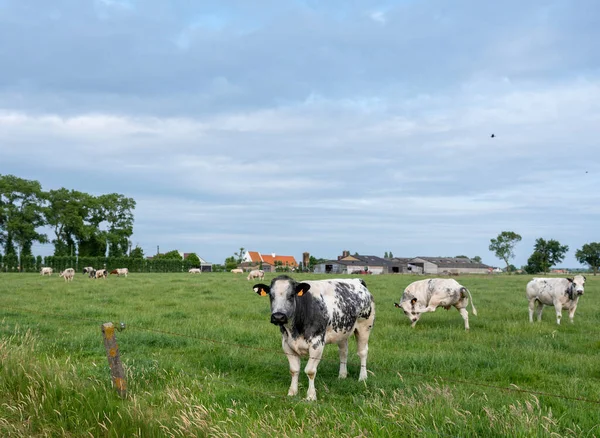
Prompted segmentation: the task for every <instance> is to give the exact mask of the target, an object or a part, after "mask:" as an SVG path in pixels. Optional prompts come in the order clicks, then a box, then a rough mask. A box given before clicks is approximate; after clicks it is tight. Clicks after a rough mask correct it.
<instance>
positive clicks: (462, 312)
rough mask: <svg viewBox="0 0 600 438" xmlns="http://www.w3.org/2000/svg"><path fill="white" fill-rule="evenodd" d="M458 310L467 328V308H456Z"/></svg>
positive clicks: (467, 328)
mask: <svg viewBox="0 0 600 438" xmlns="http://www.w3.org/2000/svg"><path fill="white" fill-rule="evenodd" d="M458 311H459V312H460V316H462V319H463V320H464V321H465V330H469V312H467V309H465V308H464V307H463V308H461V309H458Z"/></svg>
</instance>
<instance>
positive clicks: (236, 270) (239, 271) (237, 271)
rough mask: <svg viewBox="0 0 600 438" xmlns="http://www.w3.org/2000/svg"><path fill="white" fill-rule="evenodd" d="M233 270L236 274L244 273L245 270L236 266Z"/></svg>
mask: <svg viewBox="0 0 600 438" xmlns="http://www.w3.org/2000/svg"><path fill="white" fill-rule="evenodd" d="M231 272H232V273H234V274H243V273H244V270H243V269H240V268H236V269H232V270H231Z"/></svg>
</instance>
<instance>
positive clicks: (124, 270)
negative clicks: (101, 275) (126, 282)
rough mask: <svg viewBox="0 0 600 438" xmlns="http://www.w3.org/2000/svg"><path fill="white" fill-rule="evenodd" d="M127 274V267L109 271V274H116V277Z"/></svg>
mask: <svg viewBox="0 0 600 438" xmlns="http://www.w3.org/2000/svg"><path fill="white" fill-rule="evenodd" d="M127 274H129V269H127V268H118V269H113V270H112V271H110V275H116V276H117V277H120V276H121V275H124V276H125V277H127Z"/></svg>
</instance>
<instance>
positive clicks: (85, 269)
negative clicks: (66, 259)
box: [82, 266, 94, 275]
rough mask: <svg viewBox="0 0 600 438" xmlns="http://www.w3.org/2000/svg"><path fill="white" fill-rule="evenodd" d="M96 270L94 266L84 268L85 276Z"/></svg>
mask: <svg viewBox="0 0 600 438" xmlns="http://www.w3.org/2000/svg"><path fill="white" fill-rule="evenodd" d="M93 270H94V268H93V267H92V266H86V267H85V268H83V272H82V273H83V275H85V274H89V273H90V272H92V271H93Z"/></svg>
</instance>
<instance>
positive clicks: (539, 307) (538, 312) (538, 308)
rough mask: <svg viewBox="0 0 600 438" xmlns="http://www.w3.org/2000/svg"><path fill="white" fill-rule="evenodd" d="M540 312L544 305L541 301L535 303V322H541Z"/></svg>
mask: <svg viewBox="0 0 600 438" xmlns="http://www.w3.org/2000/svg"><path fill="white" fill-rule="evenodd" d="M542 310H544V305H543V304H542V302H541V301H539V300H538V301H537V320H538V322H540V321H541V320H542Z"/></svg>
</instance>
